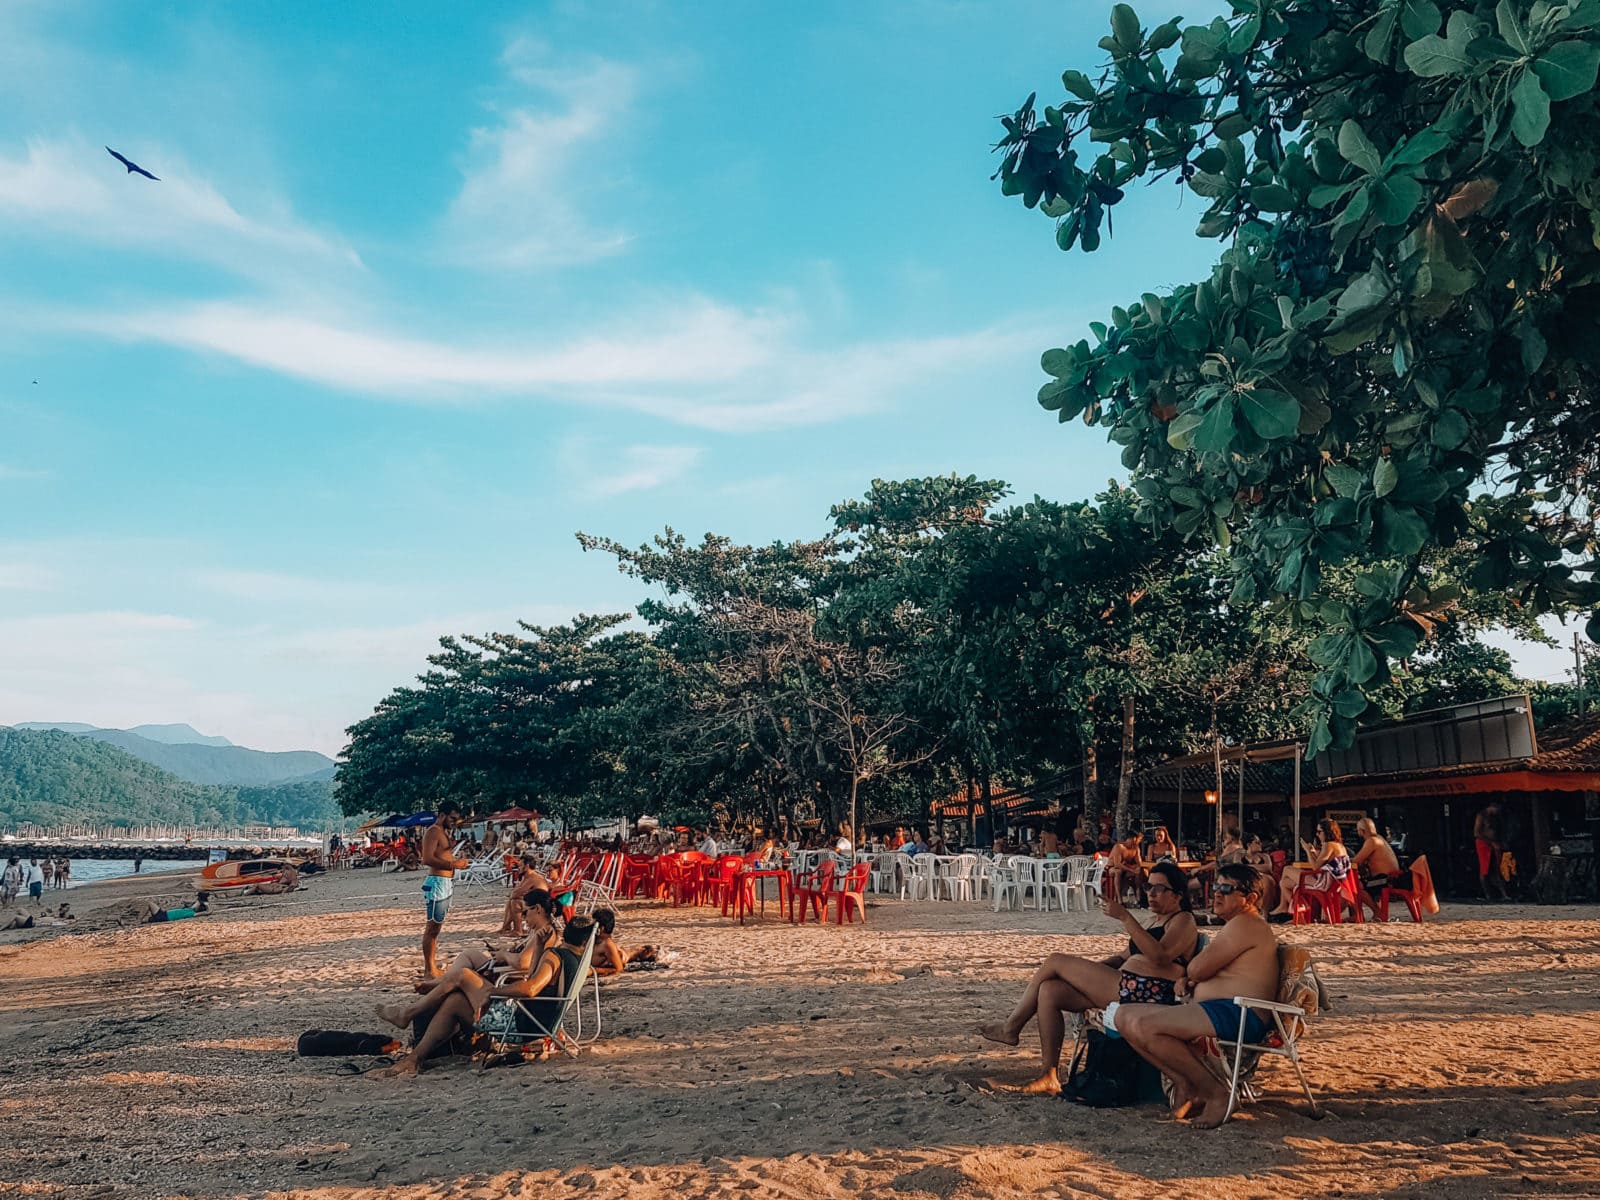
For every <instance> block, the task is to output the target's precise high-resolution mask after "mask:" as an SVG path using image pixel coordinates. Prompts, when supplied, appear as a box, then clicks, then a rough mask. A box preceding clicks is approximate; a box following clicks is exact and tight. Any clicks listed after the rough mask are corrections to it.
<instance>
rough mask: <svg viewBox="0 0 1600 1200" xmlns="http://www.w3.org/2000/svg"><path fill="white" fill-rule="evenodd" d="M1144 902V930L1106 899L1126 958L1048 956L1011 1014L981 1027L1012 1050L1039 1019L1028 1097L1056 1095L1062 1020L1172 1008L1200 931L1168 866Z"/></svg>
mask: <svg viewBox="0 0 1600 1200" xmlns="http://www.w3.org/2000/svg"><path fill="white" fill-rule="evenodd" d="M1146 891H1147V892H1148V894H1149V897H1150V901H1149V903H1150V915H1151V921H1150V924H1149V925H1147V926H1146V925H1140V924H1139V921H1138V919H1137V918H1136V917H1135V916H1134V915H1133V914H1132V913H1130V912H1129V911H1128V910H1127V909H1126V908H1125V907H1124V906H1123V904H1122V901H1121V898H1120V897H1118V896H1116V895H1115V894H1113V895H1112V896H1111V897H1110V898H1108V899H1107V900H1106V902H1105V914H1106V916H1108V917H1110V918H1111V919H1112V920H1113V921H1116V922H1118V923H1119V924H1120V925H1121V926H1122V927H1123V929H1125V930H1126V931H1127V933H1128V952H1127V953H1126V954H1116V955H1112V956H1111V957H1110V958H1106V959H1102V960H1101V961H1099V962H1095V961H1093V960H1091V959H1087V958H1080V957H1078V956H1077V955H1075V954H1052V955H1051V956H1050V957H1049V958H1047V959H1045V960H1044V963H1043V964H1042V965H1041V966H1040V967H1039V969H1038V970H1037V971H1035V972H1034V973H1033V978H1032V979H1031V980H1029V981H1028V988H1027V990H1026V991H1025V992H1023V994H1022V999H1021V1000H1020V1001H1018V1003H1017V1007H1016V1008H1015V1009H1014V1010H1013V1011H1012V1013H1011V1015H1010V1016H1009V1017H1007V1018H1006V1019H1005V1020H1004V1021H1003V1022H1001V1023H999V1024H994V1025H980V1026H978V1032H979V1033H980V1034H982V1035H983V1036H984V1037H986V1038H988V1039H989V1040H990V1041H991V1042H1001V1043H1003V1044H1005V1045H1007V1046H1015V1045H1016V1044H1017V1043H1018V1042H1020V1041H1021V1040H1022V1030H1023V1027H1024V1026H1025V1025H1027V1023H1028V1022H1029V1021H1031V1020H1033V1018H1034V1017H1035V1016H1037V1017H1038V1019H1039V1060H1040V1065H1041V1068H1042V1069H1041V1072H1040V1075H1039V1078H1038V1079H1035V1080H1034V1081H1033V1082H1032V1083H1030V1084H1028V1085H1027V1086H1026V1087H1024V1088H1023V1089H1022V1090H1023V1091H1024V1092H1028V1093H1030V1094H1034V1095H1048V1096H1054V1095H1059V1094H1060V1092H1061V1080H1060V1078H1059V1077H1058V1076H1057V1072H1058V1071H1059V1069H1060V1067H1061V1047H1062V1045H1063V1043H1064V1042H1065V1041H1066V1035H1067V1023H1066V1014H1067V1013H1081V1012H1087V1011H1089V1010H1090V1009H1092V1008H1104V1007H1105V1006H1106V1005H1108V1004H1110V1003H1111V1002H1112V1001H1115V1000H1121V1001H1122V1002H1123V1003H1126V1004H1176V1003H1177V996H1176V994H1175V990H1174V989H1175V988H1176V986H1177V981H1178V980H1180V979H1182V978H1183V972H1184V964H1185V963H1187V962H1188V961H1189V958H1190V956H1191V955H1193V954H1194V948H1195V942H1196V939H1197V938H1198V937H1199V930H1198V929H1196V928H1195V923H1194V917H1193V915H1191V914H1190V912H1189V879H1188V876H1187V875H1185V874H1184V872H1183V870H1182V868H1180V867H1179V866H1178V865H1177V864H1176V863H1172V862H1158V863H1156V865H1155V866H1153V867H1151V868H1150V879H1149V883H1148V885H1147V887H1146Z"/></svg>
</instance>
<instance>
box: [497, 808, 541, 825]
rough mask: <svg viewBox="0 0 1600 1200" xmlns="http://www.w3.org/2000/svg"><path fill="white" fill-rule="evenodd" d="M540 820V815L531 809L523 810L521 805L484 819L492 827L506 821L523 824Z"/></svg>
mask: <svg viewBox="0 0 1600 1200" xmlns="http://www.w3.org/2000/svg"><path fill="white" fill-rule="evenodd" d="M538 819H539V814H538V813H536V812H534V811H532V810H531V809H526V808H523V807H521V806H520V805H512V806H511V807H510V808H507V809H502V810H501V811H500V812H497V813H495V814H493V815H492V816H488V817H485V818H484V820H485V821H486V822H488V823H489V824H491V825H493V824H499V823H501V822H505V821H514V822H521V821H537V820H538Z"/></svg>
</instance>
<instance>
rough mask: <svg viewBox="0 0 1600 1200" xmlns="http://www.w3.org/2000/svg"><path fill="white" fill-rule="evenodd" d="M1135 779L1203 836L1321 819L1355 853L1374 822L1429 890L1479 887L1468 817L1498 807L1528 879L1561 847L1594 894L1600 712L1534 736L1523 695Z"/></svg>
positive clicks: (1174, 766) (1275, 831)
mask: <svg viewBox="0 0 1600 1200" xmlns="http://www.w3.org/2000/svg"><path fill="white" fill-rule="evenodd" d="M1138 786H1139V789H1140V790H1139V795H1138V800H1139V803H1140V807H1141V810H1142V812H1148V811H1156V812H1160V813H1161V814H1162V816H1163V818H1164V819H1172V820H1174V821H1175V823H1176V824H1178V826H1179V827H1180V828H1181V829H1182V831H1183V832H1184V833H1187V834H1188V835H1189V836H1194V835H1195V834H1196V833H1197V832H1198V833H1199V834H1200V836H1201V838H1202V840H1205V841H1208V842H1211V841H1214V840H1216V836H1217V831H1218V830H1219V829H1220V828H1221V827H1223V826H1229V827H1233V828H1238V829H1243V830H1244V831H1245V833H1246V834H1247V835H1248V834H1250V833H1260V834H1261V835H1262V836H1263V838H1272V837H1277V838H1279V839H1280V840H1282V839H1283V838H1285V837H1288V836H1290V835H1291V833H1292V834H1293V835H1294V836H1298V837H1305V838H1307V839H1310V838H1311V837H1312V835H1313V834H1314V832H1315V827H1316V821H1317V820H1318V819H1320V818H1321V817H1323V816H1330V817H1332V818H1334V819H1335V820H1337V821H1338V822H1339V823H1340V825H1341V827H1342V832H1343V834H1344V837H1345V840H1346V844H1347V845H1350V846H1351V848H1352V849H1354V847H1355V844H1356V843H1355V841H1354V838H1355V833H1354V829H1353V825H1354V823H1355V821H1356V820H1358V819H1359V818H1361V817H1364V816H1366V817H1371V818H1372V819H1373V820H1374V821H1375V822H1376V823H1377V825H1378V828H1379V830H1380V831H1383V832H1385V833H1387V834H1388V836H1389V837H1390V838H1391V839H1392V840H1393V841H1394V842H1395V845H1396V848H1397V849H1399V850H1400V851H1401V852H1402V854H1403V855H1404V856H1405V857H1407V858H1410V857H1415V856H1416V855H1418V854H1426V855H1427V856H1428V862H1429V864H1430V866H1431V867H1432V871H1433V877H1434V882H1435V885H1436V886H1437V887H1438V888H1439V890H1440V891H1441V892H1442V893H1444V894H1446V895H1454V896H1468V895H1474V894H1476V893H1477V891H1478V875H1477V853H1476V850H1475V848H1474V845H1473V825H1474V821H1475V819H1476V817H1477V815H1478V813H1479V812H1481V811H1483V810H1484V809H1485V808H1487V807H1488V806H1489V805H1491V804H1493V805H1496V806H1497V807H1498V809H1499V825H1500V829H1501V833H1502V837H1503V838H1504V840H1505V843H1506V848H1507V849H1509V850H1510V851H1511V852H1512V854H1513V856H1514V857H1515V860H1516V864H1517V873H1518V876H1519V878H1520V882H1521V884H1522V885H1523V886H1526V884H1527V883H1528V881H1529V880H1531V879H1532V878H1533V875H1534V874H1535V872H1536V871H1537V870H1538V868H1539V865H1540V863H1541V862H1542V861H1543V859H1544V858H1545V856H1546V855H1547V854H1549V853H1550V850H1551V847H1557V848H1558V851H1559V853H1561V854H1563V855H1565V856H1571V857H1573V858H1574V860H1575V861H1574V862H1573V863H1572V864H1571V866H1572V868H1573V872H1572V874H1573V878H1574V880H1575V882H1576V884H1577V890H1578V892H1579V893H1580V894H1587V895H1592V894H1593V893H1594V891H1595V867H1594V863H1595V859H1594V850H1595V837H1596V834H1597V833H1600V716H1584V717H1581V718H1578V719H1576V720H1572V721H1568V722H1565V723H1562V724H1560V725H1555V726H1551V727H1548V728H1546V729H1545V730H1544V731H1543V732H1542V733H1540V732H1537V731H1536V730H1535V729H1534V725H1533V711H1532V705H1531V703H1530V702H1529V698H1528V697H1527V696H1525V695H1523V696H1503V697H1500V698H1497V699H1494V700H1485V701H1480V702H1476V703H1472V704H1459V705H1454V706H1452V707H1450V708H1443V709H1437V710H1434V711H1431V712H1425V713H1417V714H1414V715H1413V716H1410V717H1407V718H1405V719H1404V720H1401V721H1394V722H1390V723H1388V724H1384V725H1377V726H1373V727H1372V728H1370V729H1364V730H1362V731H1361V732H1360V733H1359V734H1357V735H1356V739H1355V742H1354V744H1353V745H1351V746H1350V747H1348V748H1346V749H1342V750H1330V751H1327V752H1325V753H1324V754H1322V755H1320V756H1318V757H1317V758H1316V759H1312V760H1309V761H1306V760H1303V758H1302V755H1301V747H1300V746H1299V745H1297V744H1296V743H1294V742H1268V743H1253V744H1249V745H1233V746H1226V745H1219V746H1217V747H1216V748H1215V749H1214V750H1213V751H1212V753H1210V754H1196V755H1191V756H1188V757H1185V758H1180V759H1173V760H1170V761H1168V762H1164V763H1161V764H1159V765H1157V766H1154V767H1151V768H1149V769H1148V770H1146V771H1143V772H1141V773H1140V777H1139V784H1138ZM1197 823H1198V829H1197ZM1181 836H1182V835H1180V840H1181Z"/></svg>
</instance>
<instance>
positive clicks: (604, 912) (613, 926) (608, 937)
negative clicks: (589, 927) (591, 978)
mask: <svg viewBox="0 0 1600 1200" xmlns="http://www.w3.org/2000/svg"><path fill="white" fill-rule="evenodd" d="M594 923H595V925H597V926H598V927H599V930H600V932H599V933H598V934H597V935H596V940H595V944H594V973H595V974H596V975H599V976H601V977H602V978H605V977H609V976H612V975H621V974H622V973H623V972H624V971H626V970H627V969H628V964H629V963H636V962H641V963H642V962H654V961H655V957H656V950H655V947H654V946H634V947H633V948H632V949H630V950H624V949H623V948H622V946H621V945H620V944H619V943H618V942H617V938H616V930H617V913H616V910H615V909H612V908H597V909H595V910H594Z"/></svg>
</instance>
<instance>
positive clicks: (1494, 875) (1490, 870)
mask: <svg viewBox="0 0 1600 1200" xmlns="http://www.w3.org/2000/svg"><path fill="white" fill-rule="evenodd" d="M1472 840H1473V843H1474V845H1475V847H1476V849H1477V851H1478V888H1479V890H1480V891H1482V892H1483V898H1484V899H1485V900H1488V899H1489V898H1490V897H1489V882H1490V881H1491V880H1493V881H1494V890H1495V892H1496V894H1498V895H1499V897H1500V899H1502V900H1509V899H1510V898H1511V897H1510V896H1508V895H1506V885H1505V882H1504V881H1503V880H1502V879H1501V878H1500V852H1501V849H1502V847H1503V846H1504V842H1503V841H1502V839H1501V834H1500V806H1499V805H1498V804H1491V805H1488V806H1487V807H1486V808H1483V809H1480V810H1479V812H1478V815H1477V816H1475V817H1474V818H1473V819H1472Z"/></svg>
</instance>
